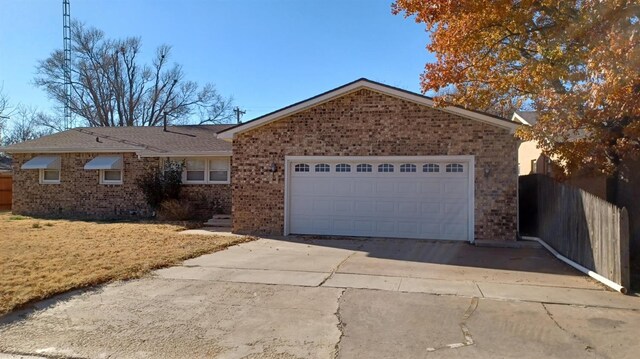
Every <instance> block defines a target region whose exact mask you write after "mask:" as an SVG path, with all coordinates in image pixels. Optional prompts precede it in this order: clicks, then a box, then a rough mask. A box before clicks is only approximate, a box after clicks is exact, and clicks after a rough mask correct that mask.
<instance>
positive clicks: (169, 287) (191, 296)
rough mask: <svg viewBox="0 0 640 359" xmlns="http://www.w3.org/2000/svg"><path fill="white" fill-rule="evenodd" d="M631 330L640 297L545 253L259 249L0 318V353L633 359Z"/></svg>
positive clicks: (356, 246)
mask: <svg viewBox="0 0 640 359" xmlns="http://www.w3.org/2000/svg"><path fill="white" fill-rule="evenodd" d="M638 330H640V298H638V297H633V296H623V295H620V294H618V293H613V292H609V291H606V290H605V289H604V288H603V287H601V286H600V285H599V284H596V283H595V282H593V281H591V280H590V279H589V278H587V277H585V276H583V275H581V274H580V273H578V272H576V271H574V270H573V269H571V268H569V267H567V266H565V265H564V264H563V263H561V262H559V261H557V260H556V259H554V258H553V257H551V256H550V255H549V254H547V253H546V252H545V251H544V250H542V249H537V248H524V249H510V248H482V247H475V246H472V245H469V244H466V243H456V242H431V241H416V240H385V239H366V240H351V239H339V240H336V239H334V240H331V239H316V240H309V239H300V240H297V241H296V240H282V239H260V240H257V241H254V242H249V243H245V244H241V245H238V246H235V247H231V248H229V249H227V250H225V251H222V252H217V253H214V254H210V255H205V256H202V257H199V258H195V259H191V260H188V261H186V262H184V263H183V265H182V266H177V267H172V268H167V269H163V270H159V271H156V272H154V274H153V275H151V276H149V277H147V278H143V279H140V280H135V281H128V282H119V283H113V284H109V285H106V286H103V287H99V288H96V289H93V290H89V291H85V292H78V293H71V294H68V295H65V296H61V297H59V298H54V299H52V300H49V301H45V302H43V303H40V304H39V305H38V306H37V307H36V308H34V309H33V310H31V311H26V312H22V313H16V314H14V315H12V316H9V317H5V318H3V319H2V320H0V352H1V353H5V354H4V355H5V356H6V357H12V358H13V357H20V356H26V355H30V356H46V357H68V358H83V357H87V358H108V357H109V358H146V357H149V358H151V357H153V358H185V357H189V358H207V357H220V358H334V357H339V358H359V357H362V358H423V357H426V358H432V357H433V358H440V357H443V358H444V357H446V358H467V357H468V358H472V357H473V358H496V357H502V358H516V357H517V358H540V357H549V358H573V357H576V358H578V357H579V358H583V357H586V358H627V357H629V358H631V357H636V355H637V353H638V351H639V350H640V344H638V341H637V339H636V336H637V335H636V334H637V332H638ZM2 357H3V354H0V358H2Z"/></svg>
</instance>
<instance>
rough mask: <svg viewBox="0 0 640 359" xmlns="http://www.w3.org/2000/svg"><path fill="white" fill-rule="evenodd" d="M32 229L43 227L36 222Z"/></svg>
mask: <svg viewBox="0 0 640 359" xmlns="http://www.w3.org/2000/svg"><path fill="white" fill-rule="evenodd" d="M31 227H32V228H42V226H41V225H40V222H36V223H34V224H32V225H31Z"/></svg>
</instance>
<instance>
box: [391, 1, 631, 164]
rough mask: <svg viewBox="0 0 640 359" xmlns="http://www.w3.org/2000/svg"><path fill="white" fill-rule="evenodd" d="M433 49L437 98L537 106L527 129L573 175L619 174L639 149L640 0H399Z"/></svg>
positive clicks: (431, 81) (429, 82) (428, 79)
mask: <svg viewBox="0 0 640 359" xmlns="http://www.w3.org/2000/svg"><path fill="white" fill-rule="evenodd" d="M392 11H393V13H394V14H400V13H401V14H404V16H406V17H414V19H415V21H416V22H418V23H424V24H425V25H426V30H427V32H428V33H429V35H430V40H431V41H430V43H429V44H428V45H427V50H428V51H431V52H433V53H434V54H435V55H436V61H435V62H434V63H428V64H426V66H425V72H424V73H423V74H422V76H421V85H422V89H423V91H428V90H434V91H436V92H437V93H442V92H443V91H444V90H448V93H449V94H448V95H441V96H437V98H436V100H437V101H438V103H440V104H444V103H445V102H452V103H454V104H457V105H461V106H465V107H470V108H474V109H487V108H489V107H495V106H499V107H507V106H509V105H511V104H515V105H516V106H517V107H529V108H534V109H535V110H536V111H537V112H538V115H539V117H538V122H537V124H535V125H534V126H533V127H530V128H523V129H521V130H520V131H518V135H519V136H520V137H521V138H522V139H523V140H535V141H536V142H537V143H538V145H539V147H540V148H541V149H542V151H543V152H544V153H545V154H546V155H548V156H550V157H552V158H554V159H557V160H558V163H560V164H561V165H562V166H564V167H565V169H566V170H567V172H572V171H574V170H576V169H578V168H588V169H592V170H597V171H600V172H603V173H606V174H609V175H614V176H615V175H616V174H617V171H618V168H619V166H620V163H621V160H622V159H623V158H628V157H632V156H635V155H637V154H638V153H640V47H639V46H638V45H639V43H640V33H639V32H640V2H638V0H635V1H631V0H492V1H480V0H396V2H395V3H394V4H393V6H392Z"/></svg>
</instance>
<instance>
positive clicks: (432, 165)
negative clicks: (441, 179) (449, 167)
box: [422, 163, 440, 173]
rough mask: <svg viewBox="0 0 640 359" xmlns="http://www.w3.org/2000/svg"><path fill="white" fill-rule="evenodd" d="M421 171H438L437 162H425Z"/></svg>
mask: <svg viewBox="0 0 640 359" xmlns="http://www.w3.org/2000/svg"><path fill="white" fill-rule="evenodd" d="M422 172H429V173H437V172H440V165H439V164H437V163H427V164H424V165H422Z"/></svg>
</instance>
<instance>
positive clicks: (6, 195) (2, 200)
mask: <svg viewBox="0 0 640 359" xmlns="http://www.w3.org/2000/svg"><path fill="white" fill-rule="evenodd" d="M12 193H13V192H12V186H11V177H7V176H2V175H0V211H5V210H10V209H11V197H12Z"/></svg>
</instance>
